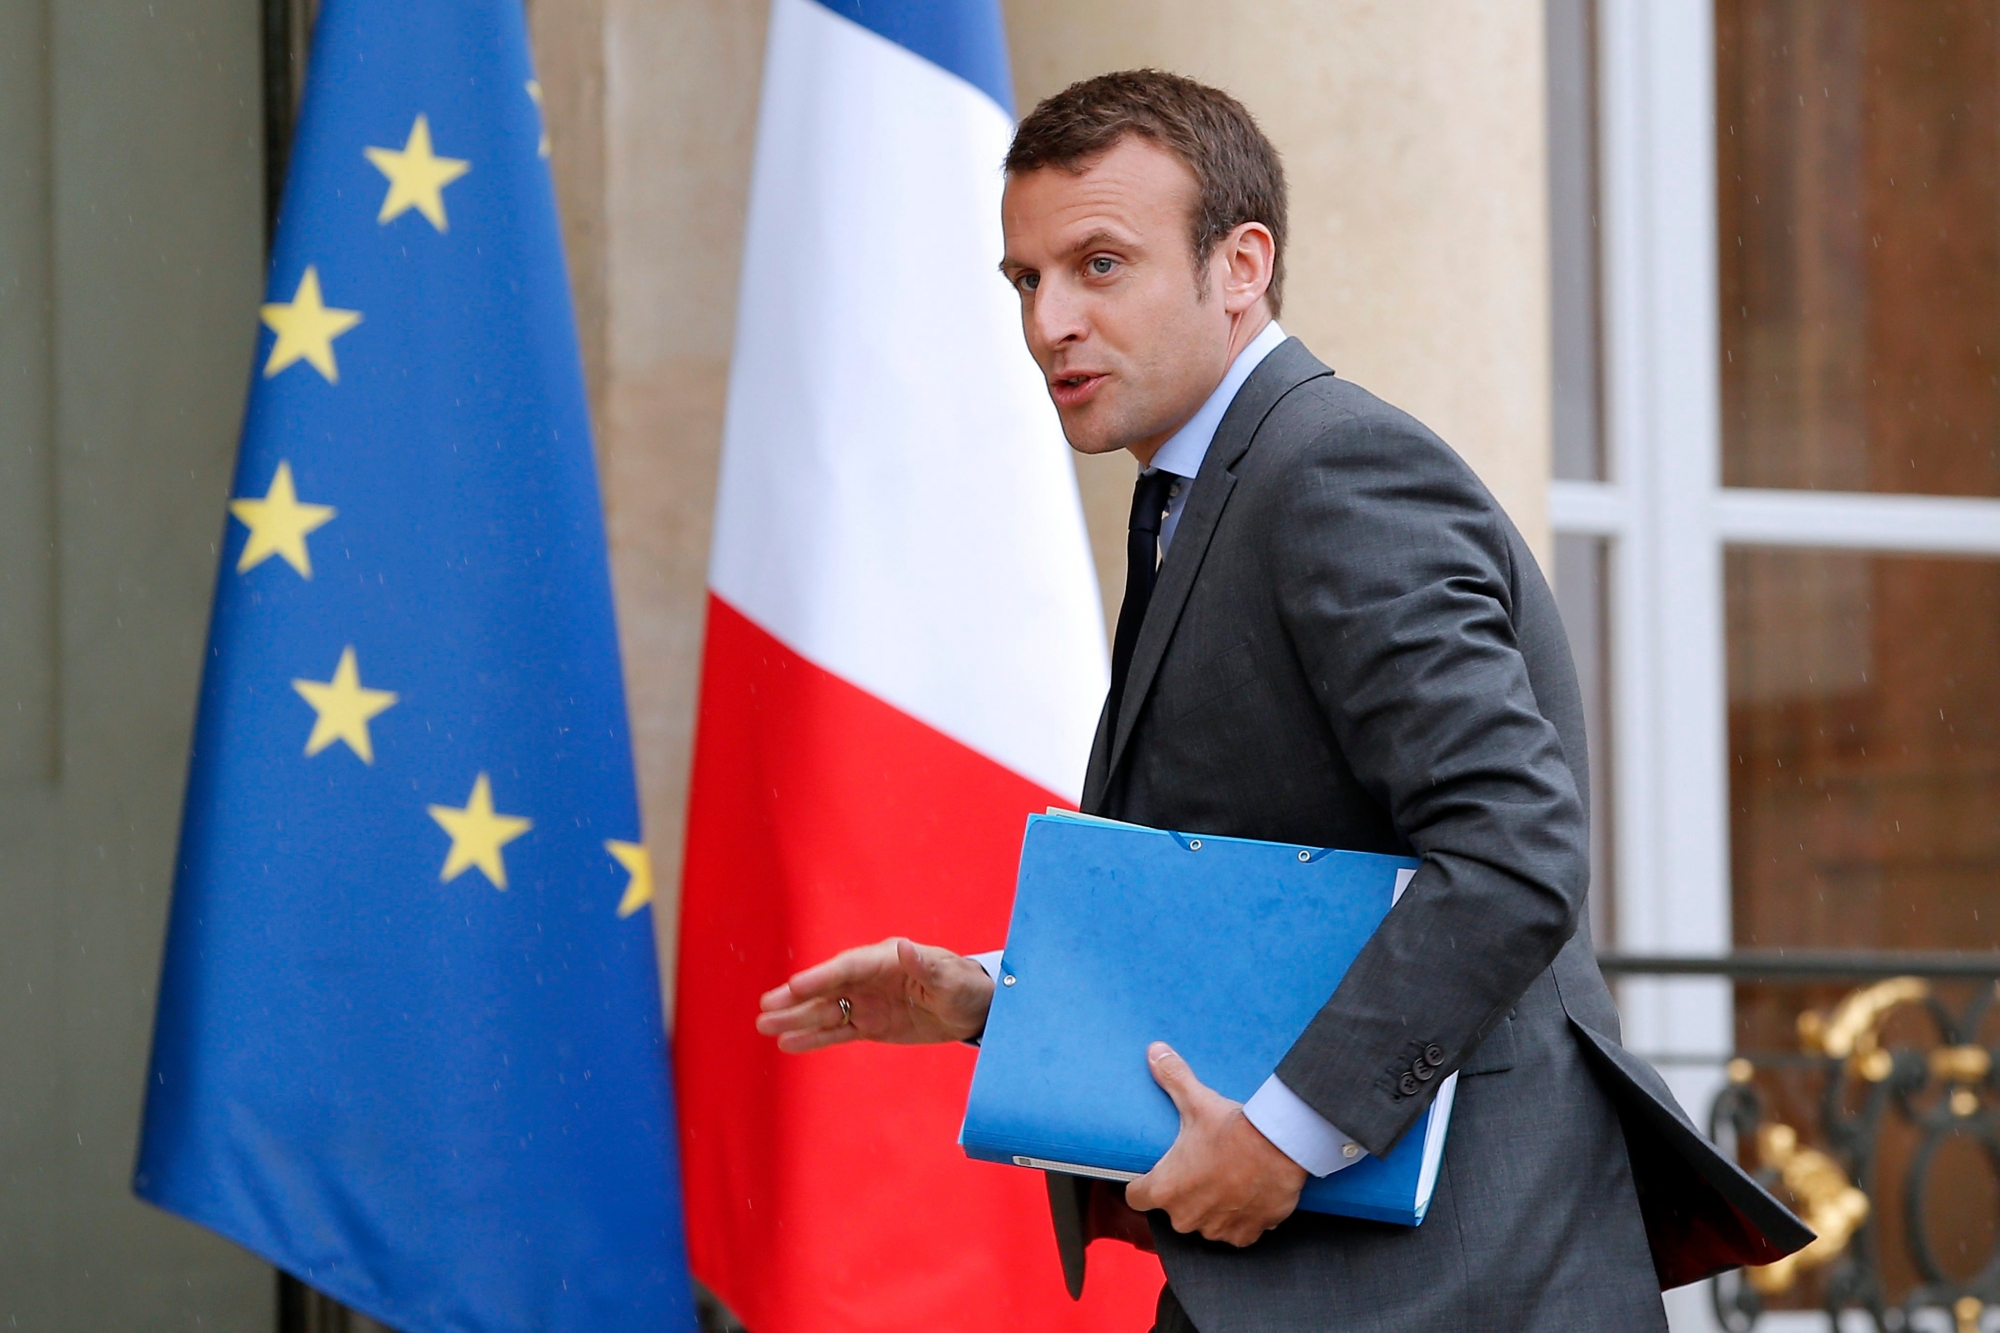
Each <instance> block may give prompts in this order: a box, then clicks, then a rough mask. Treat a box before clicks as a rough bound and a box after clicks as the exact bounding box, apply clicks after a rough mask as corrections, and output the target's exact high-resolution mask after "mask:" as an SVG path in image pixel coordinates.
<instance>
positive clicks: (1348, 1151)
mask: <svg viewBox="0 0 2000 1333" xmlns="http://www.w3.org/2000/svg"><path fill="white" fill-rule="evenodd" d="M1284 341H1285V331H1284V330H1283V329H1281V328H1279V327H1278V321H1276V320H1272V321H1271V322H1270V323H1269V324H1266V325H1265V326H1264V330H1263V332H1261V333H1259V334H1258V335H1257V336H1256V337H1255V338H1252V339H1251V340H1250V345H1249V346H1247V347H1245V348H1244V349H1243V350H1242V351H1241V352H1238V353H1237V354H1236V360H1235V361H1233V362H1231V363H1230V366H1229V372H1228V373H1227V374H1225V375H1224V376H1223V377H1222V383H1220V384H1218V385H1216V386H1215V392H1214V393H1211V394H1210V395H1209V396H1208V400H1207V401H1206V402H1204V403H1203V404H1202V405H1201V407H1200V409H1199V410H1197V411H1196V412H1195V414H1194V415H1193V416H1191V417H1189V418H1188V420H1187V424H1186V425H1184V426H1182V427H1181V428H1180V429H1179V430H1177V431H1175V432H1174V433H1173V434H1172V435H1170V436H1168V437H1167V442H1166V443H1165V444H1163V445H1161V446H1160V449H1159V452H1158V453H1156V454H1154V455H1153V462H1152V465H1151V466H1150V467H1148V468H1147V469H1146V471H1148V472H1170V473H1172V474H1173V475H1175V476H1177V477H1180V478H1181V479H1182V480H1180V481H1177V482H1175V483H1174V484H1173V486H1172V487H1171V488H1170V489H1169V490H1168V492H1167V512H1166V517H1165V518H1164V519H1163V520H1162V521H1161V523H1160V558H1161V559H1163V560H1164V559H1165V558H1166V554H1167V548H1168V547H1169V546H1171V545H1172V544H1173V540H1174V532H1175V530H1176V529H1177V528H1179V526H1180V521H1181V511H1182V510H1184V509H1186V508H1187V499H1188V493H1189V492H1191V491H1192V490H1194V479H1195V478H1196V477H1197V476H1199V475H1200V474H1201V464H1202V460H1203V459H1204V458H1206V457H1208V446H1209V445H1210V444H1211V443H1213V442H1214V440H1215V431H1216V428H1217V427H1218V426H1220V425H1221V424H1222V418H1223V414H1224V413H1226V412H1228V411H1229V405H1230V404H1231V403H1233V402H1235V401H1236V393H1237V391H1238V390H1239V389H1241V388H1242V387H1243V381H1245V380H1247V379H1249V378H1250V372H1251V371H1253V370H1255V369H1257V367H1258V366H1259V365H1261V364H1262V363H1263V360H1264V358H1265V357H1267V356H1269V355H1270V354H1271V353H1272V352H1274V351H1276V350H1277V348H1278V346H1279V344H1281V343H1283V342H1284ZM1002 952H1003V951H1002V950H998V949H996V950H994V951H993V952H991V953H982V954H973V955H972V959H973V961H974V962H976V963H978V964H979V965H980V966H981V967H983V968H985V969H986V972H987V975H988V976H991V977H992V978H993V979H994V981H995V983H996V984H997V983H998V981H999V977H1000V956H1001V953H1002ZM1200 1075H1201V1071H1200V1070H1199V1069H1197V1070H1196V1071H1195V1076H1196V1077H1197V1078H1198V1077H1200ZM1243 1114H1244V1115H1245V1116H1247V1117H1248V1118H1249V1120H1250V1123H1251V1124H1253V1125H1255V1126H1256V1127H1257V1129H1258V1132H1260V1133H1261V1134H1263V1136H1264V1137H1265V1138H1267V1139H1269V1140H1270V1141H1271V1142H1272V1143H1273V1144H1274V1145H1276V1147H1277V1149H1278V1151H1280V1152H1282V1153H1284V1154H1285V1156H1287V1157H1289V1158H1291V1159H1292V1160H1293V1161H1294V1162H1297V1163H1298V1164H1299V1165H1300V1166H1302V1167H1304V1168H1305V1169H1306V1170H1307V1171H1308V1172H1309V1173H1311V1174H1312V1175H1315V1176H1327V1175H1332V1174H1333V1173H1334V1172H1335V1171H1338V1170H1340V1169H1341V1168H1342V1167H1347V1166H1352V1165H1354V1164H1355V1163H1356V1162H1358V1161H1360V1160H1361V1159H1362V1157H1363V1156H1365V1155H1366V1154H1365V1153H1364V1152H1363V1150H1362V1148H1361V1145H1360V1144H1358V1143H1356V1142H1354V1140H1352V1139H1350V1138H1349V1137H1348V1136H1347V1135H1345V1134H1343V1133H1341V1132H1340V1131H1339V1130H1338V1129H1336V1128H1334V1127H1333V1125H1331V1124H1330V1123H1328V1122H1327V1120H1326V1118H1325V1117H1323V1116H1322V1115H1320V1113H1319V1112H1317V1111H1315V1110H1313V1109H1312V1107H1310V1106H1308V1105H1306V1103H1305V1101H1304V1099H1302V1098H1301V1097H1300V1096H1299V1095H1298V1094H1297V1093H1295V1092H1293V1091H1292V1090H1291V1089H1290V1088H1288V1087H1286V1086H1285V1085H1284V1084H1283V1083H1282V1082H1280V1081H1279V1079H1278V1076H1277V1075H1276V1074H1273V1075H1271V1076H1270V1077H1269V1078H1267V1079H1265V1080H1264V1085H1263V1086H1262V1087H1260V1088H1258V1089H1257V1091H1256V1092H1255V1093H1253V1094H1252V1095H1251V1097H1250V1100H1249V1101H1247V1102H1245V1103H1244V1104H1243Z"/></svg>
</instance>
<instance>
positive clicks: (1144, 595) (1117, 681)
mask: <svg viewBox="0 0 2000 1333" xmlns="http://www.w3.org/2000/svg"><path fill="white" fill-rule="evenodd" d="M1179 480H1181V478H1180V477H1178V476H1176V475H1174V474H1173V473H1171V472H1142V473H1140V474H1139V482H1138V484H1137V485H1136V486H1134V487H1133V488H1132V522H1131V525H1130V527H1129V528H1128V529H1127V531H1126V536H1125V601H1124V602H1123V603H1122V604H1121V605H1120V606H1119V608H1118V632H1117V633H1116V634H1114V635H1112V636H1111V728H1112V732H1113V734H1116V732H1117V729H1118V707H1119V705H1120V703H1122V702H1123V700H1124V698H1125V676H1126V673H1128V672H1129V671H1131V669H1132V650H1133V649H1135V648H1137V647H1138V646H1139V626H1140V625H1141V624H1142V623H1144V621H1145V619H1146V606H1147V604H1148V603H1149V602H1151V601H1152V600H1153V585H1154V584H1155V583H1156V582H1158V581H1159V577H1160V520H1161V519H1162V518H1163V517H1164V516H1165V514H1166V512H1167V502H1168V500H1170V499H1171V498H1172V492H1173V485H1174V483H1175V482H1177V481H1179Z"/></svg>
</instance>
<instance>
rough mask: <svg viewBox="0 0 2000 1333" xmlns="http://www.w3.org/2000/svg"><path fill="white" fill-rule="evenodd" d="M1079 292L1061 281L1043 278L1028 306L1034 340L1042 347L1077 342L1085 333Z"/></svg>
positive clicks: (1087, 325)
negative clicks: (1039, 287)
mask: <svg viewBox="0 0 2000 1333" xmlns="http://www.w3.org/2000/svg"><path fill="white" fill-rule="evenodd" d="M1079 295H1080V293H1078V292H1076V291H1075V290H1074V289H1073V288H1071V287H1069V286H1068V285H1067V284H1065V283H1061V282H1050V281H1048V280H1047V279H1044V280H1043V282H1042V285H1041V289H1040V290H1038V291H1037V292H1036V293H1035V299H1034V301H1033V302H1032V303H1031V305H1030V307H1029V320H1030V323H1031V324H1032V326H1033V328H1034V333H1035V341H1037V342H1039V343H1040V344H1041V345H1042V346H1044V347H1057V346H1060V345H1061V344H1063V343H1065V342H1075V341H1078V340H1080V339H1082V338H1083V336H1084V335H1085V334H1086V333H1087V332H1089V328H1090V326H1089V323H1088V321H1087V320H1086V319H1085V318H1084V307H1083V302H1082V301H1081V300H1079V299H1078V297H1079Z"/></svg>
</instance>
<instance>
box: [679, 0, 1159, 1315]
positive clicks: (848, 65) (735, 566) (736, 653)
mask: <svg viewBox="0 0 2000 1333" xmlns="http://www.w3.org/2000/svg"><path fill="white" fill-rule="evenodd" d="M1011 105H1012V98H1011V96H1010V92H1009V86H1008V72H1007V56H1006V47H1005V41H1004V38H1003V35H1002V31H1001V26H1000V14H999V6H998V4H997V3H996V0H775V2H774V4H773V6H772V12H771V29H770V47H769V51H768V54H767V59H766V66H765V76H764V93H763V106H762V111H761V121H760V125H759V130H758V140H757V162H756V170H755V175H754V178H753V182H752V186H751V196H750V219H749V234H748V237H747V241H746V244H745V247H744V258H743V286H742V293H741V299H740V305H739V308H738V315H737V337H736V352H735V361H734V365H733V369H732V372H731V380H730V390H729V406H728V426H727V431H726V436H725V442H724V446H723V456H722V474H721V484H720V491H719V494H718V496H717V500H716V529H715V547H714V552H713V555H712V563H711V569H710V577H709V587H710V594H711V595H710V600H709V607H708V639H707V646H706V649H705V653H704V657H703V663H702V687H701V711H700V721H699V732H698V736H697V740H696V745H695V761H694V782H693V796H692V800H691V802H690V810H689V831H688V849H687V862H686V869H685V877H684V888H683V895H684V896H683V907H682V926H681V940H680V968H679V995H678V1000H677V1008H676V1042H675V1045H676V1061H677V1068H678V1076H679V1080H680V1087H681V1089H682V1097H683V1101H682V1116H681V1130H682V1143H683V1148H684V1154H685V1157H684V1169H685V1178H686V1187H687V1208H688V1243H689V1249H690V1252H691V1255H692V1258H693V1263H694V1267H695V1271H696V1273H697V1274H698V1275H699V1276H700V1277H701V1278H702V1279H703V1280H704V1281H706V1282H707V1283H708V1284H709V1286H710V1287H712V1288H713V1289H714V1290H715V1291H716V1292H717V1293H718V1294H719V1295H720V1296H721V1297H722V1299H723V1300H724V1301H725V1302H726V1303H727V1304H728V1305H730V1306H731V1308H732V1309H734V1310H735V1311H736V1313H737V1314H738V1315H740V1316H741V1317H742V1318H743V1319H744V1321H745V1322H746V1323H747V1324H748V1325H749V1326H750V1328H751V1329H752V1330H753V1333H843V1331H845V1330H858V1329H882V1330H896V1331H897V1333H906V1331H907V1330H912V1329H934V1330H949V1329H960V1328H1006V1327H1012V1328H1032V1329H1037V1330H1048V1329H1078V1330H1082V1329H1102V1328H1107V1327H1126V1328H1140V1327H1144V1326H1145V1319H1146V1315H1147V1312H1148V1311H1149V1309H1150V1305H1151V1302H1152V1300H1153V1298H1154V1296H1155V1294H1156V1293H1157V1291H1158V1288H1159V1282H1160V1277H1159V1268H1158V1265H1157V1264H1156V1263H1155V1262H1154V1261H1153V1260H1152V1259H1151V1258H1150V1257H1149V1256H1144V1255H1140V1254H1138V1253H1137V1252H1136V1251H1131V1250H1126V1249H1123V1247H1107V1248H1117V1249H1118V1250H1119V1251H1120V1252H1119V1253H1117V1254H1103V1255H1097V1256H1093V1266H1092V1269H1091V1277H1090V1288H1089V1291H1088V1293H1087V1296H1086V1299H1085V1301H1084V1302H1083V1303H1082V1304H1080V1305H1079V1304H1072V1303H1071V1301H1070V1300H1069V1298H1068V1296H1067V1295H1066V1294H1065V1292H1064V1290H1063V1283H1062V1273H1061V1268H1060V1264H1059V1261H1058V1259H1057V1255H1056V1251H1055V1246H1054V1243H1053V1241H1052V1239H1051V1236H1050V1230H1049V1221H1048V1210H1047V1204H1046V1202H1045V1196H1044V1192H1043V1186H1042V1182H1041V1178H1040V1176H1038V1175H1036V1174H1035V1173H1032V1172H1028V1171H1021V1170H1017V1169H1013V1168H1009V1167H999V1166H991V1165H985V1164H980V1163H973V1162H969V1161H967V1160H966V1159H965V1157H964V1155H963V1154H962V1153H961V1152H960V1150H959V1148H958V1146H957V1144H956V1141H955V1140H956V1135H957V1131H958V1126H959V1120H960V1117H961V1115H962V1113H963V1110H964V1104H965V1089H966V1085H967V1082H968V1079H969V1077H970V1074H971V1069H972V1059H973V1052H972V1051H970V1050H969V1049H965V1048H959V1047H951V1048H937V1047H927V1048H885V1047H874V1046H868V1045H865V1044H862V1043H855V1044H852V1045H847V1046H842V1047H838V1048H836V1049H833V1050H830V1051H822V1052H817V1053H814V1054H811V1055H806V1056H787V1055H781V1054H780V1053H779V1052H778V1051H777V1049H776V1047H775V1044H774V1043H773V1042H772V1041H771V1040H770V1039H768V1038H765V1037H761V1036H759V1035H757V1033H756V1032H755V1031H754V1030H753V1027H752V1023H753V1021H754V1019H755V1017H756V1014H757V997H758V995H759V994H760V993H762V992H763V991H764V990H766V989H768V988H769V987H771V986H774V985H776V984H778V983H779V982H781V981H783V980H784V979H785V978H786V977H787V976H788V975H790V974H791V973H792V972H793V971H795V970H797V969H798V968H800V967H803V966H805V965H806V964H808V963H810V962H816V961H818V960H820V959H822V958H824V957H827V956H828V955H830V954H832V953H834V952H837V951H838V950H840V949H842V948H846V947H848V946H850V945H855V944H862V943H867V942H871V941H874V940H878V939H881V938H883V937H885V936H887V935H891V934H905V935H910V936H912V937H914V938H916V939H919V940H922V941H925V942H929V943H937V944H943V945H946V946H948V947H952V948H957V949H959V950H961V951H967V952H969V951H972V950H977V949H982V948H994V947H998V946H999V945H1000V944H1001V943H1002V942H1003V939H1004V934H1005V929H1006V924H1007V915H1008V908H1009V903H1010V899H1011V897H1012V891H1013V881H1014V871H1015V865H1016V861H1017V858H1018V854H1019V848H1020V839H1021V830H1022V826H1023V821H1024V818H1025V816H1026V815H1027V814H1029V813H1030V812H1031V811H1036V810H1040V809H1042V808H1043V807H1045V806H1047V805H1050V804H1052V803H1064V804H1067V803H1069V802H1071V801H1073V800H1074V799H1075V797H1076V794H1077V790H1078V787H1079V785H1080V783H1081V781H1082V775H1083V769H1084V762H1085V758H1086V756H1087V753H1088V751H1089V747H1090V739H1091V734H1092V730H1093V728H1094V726H1095V724H1096V720H1097V714H1098V710H1099V708H1100V706H1101V705H1102V702H1103V698H1104V692H1105V686H1106V678H1107V670H1106V665H1105V651H1104V629H1103V620H1102V616H1101V615H1100V613H1099V610H1098V598H1097V588H1096V584H1095V581H1094V579H1093V577H1092V573H1091V564H1090V557H1089V550H1088V546H1087V543H1086V539H1085V534H1084V526H1083V515H1082V510H1081V508H1080V506H1079V504H1078V501H1077V493H1076V484H1075V478H1074V474H1073V472H1072V470H1071V467H1070V463H1069V460H1068V457H1067V454H1066V451H1065V446H1064V444H1063V440H1062V436H1061V433H1060V430H1059V427H1058V425H1057V422H1056V418H1055V413H1054V410H1053V409H1052V408H1051V406H1050V404H1049V401H1048V397H1047V393H1046V391H1045V390H1044V388H1043V386H1042V383H1041V379H1040V376H1039V375H1038V374H1037V373H1036V371H1035V368H1034V365H1033V363H1032V362H1031V361H1030V359H1029V357H1028V354H1027V352H1026V350H1025V349H1024V347H1023V345H1022V341H1021V333H1020V322H1019V313H1018V310H1017V308H1016V304H1015V299H1014V297H1013V295H1012V293H1011V292H1009V290H1008V288H1007V286H1006V284H1005V283H1004V282H1003V281H1002V280H1001V279H1000V277H999V276H998V275H997V273H996V272H995V264H996V262H997V260H998V259H999V256H1000V251H1001V235H1000V216H999V205H1000V190H1001V184H1002V178H1001V173H1000V161H1001V158H1002V156H1003V155H1004V153H1005V151H1006V147H1007V141H1008V138H1009V135H1010V134H1011V132H1012V128H1013V117H1012V113H1011Z"/></svg>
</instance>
